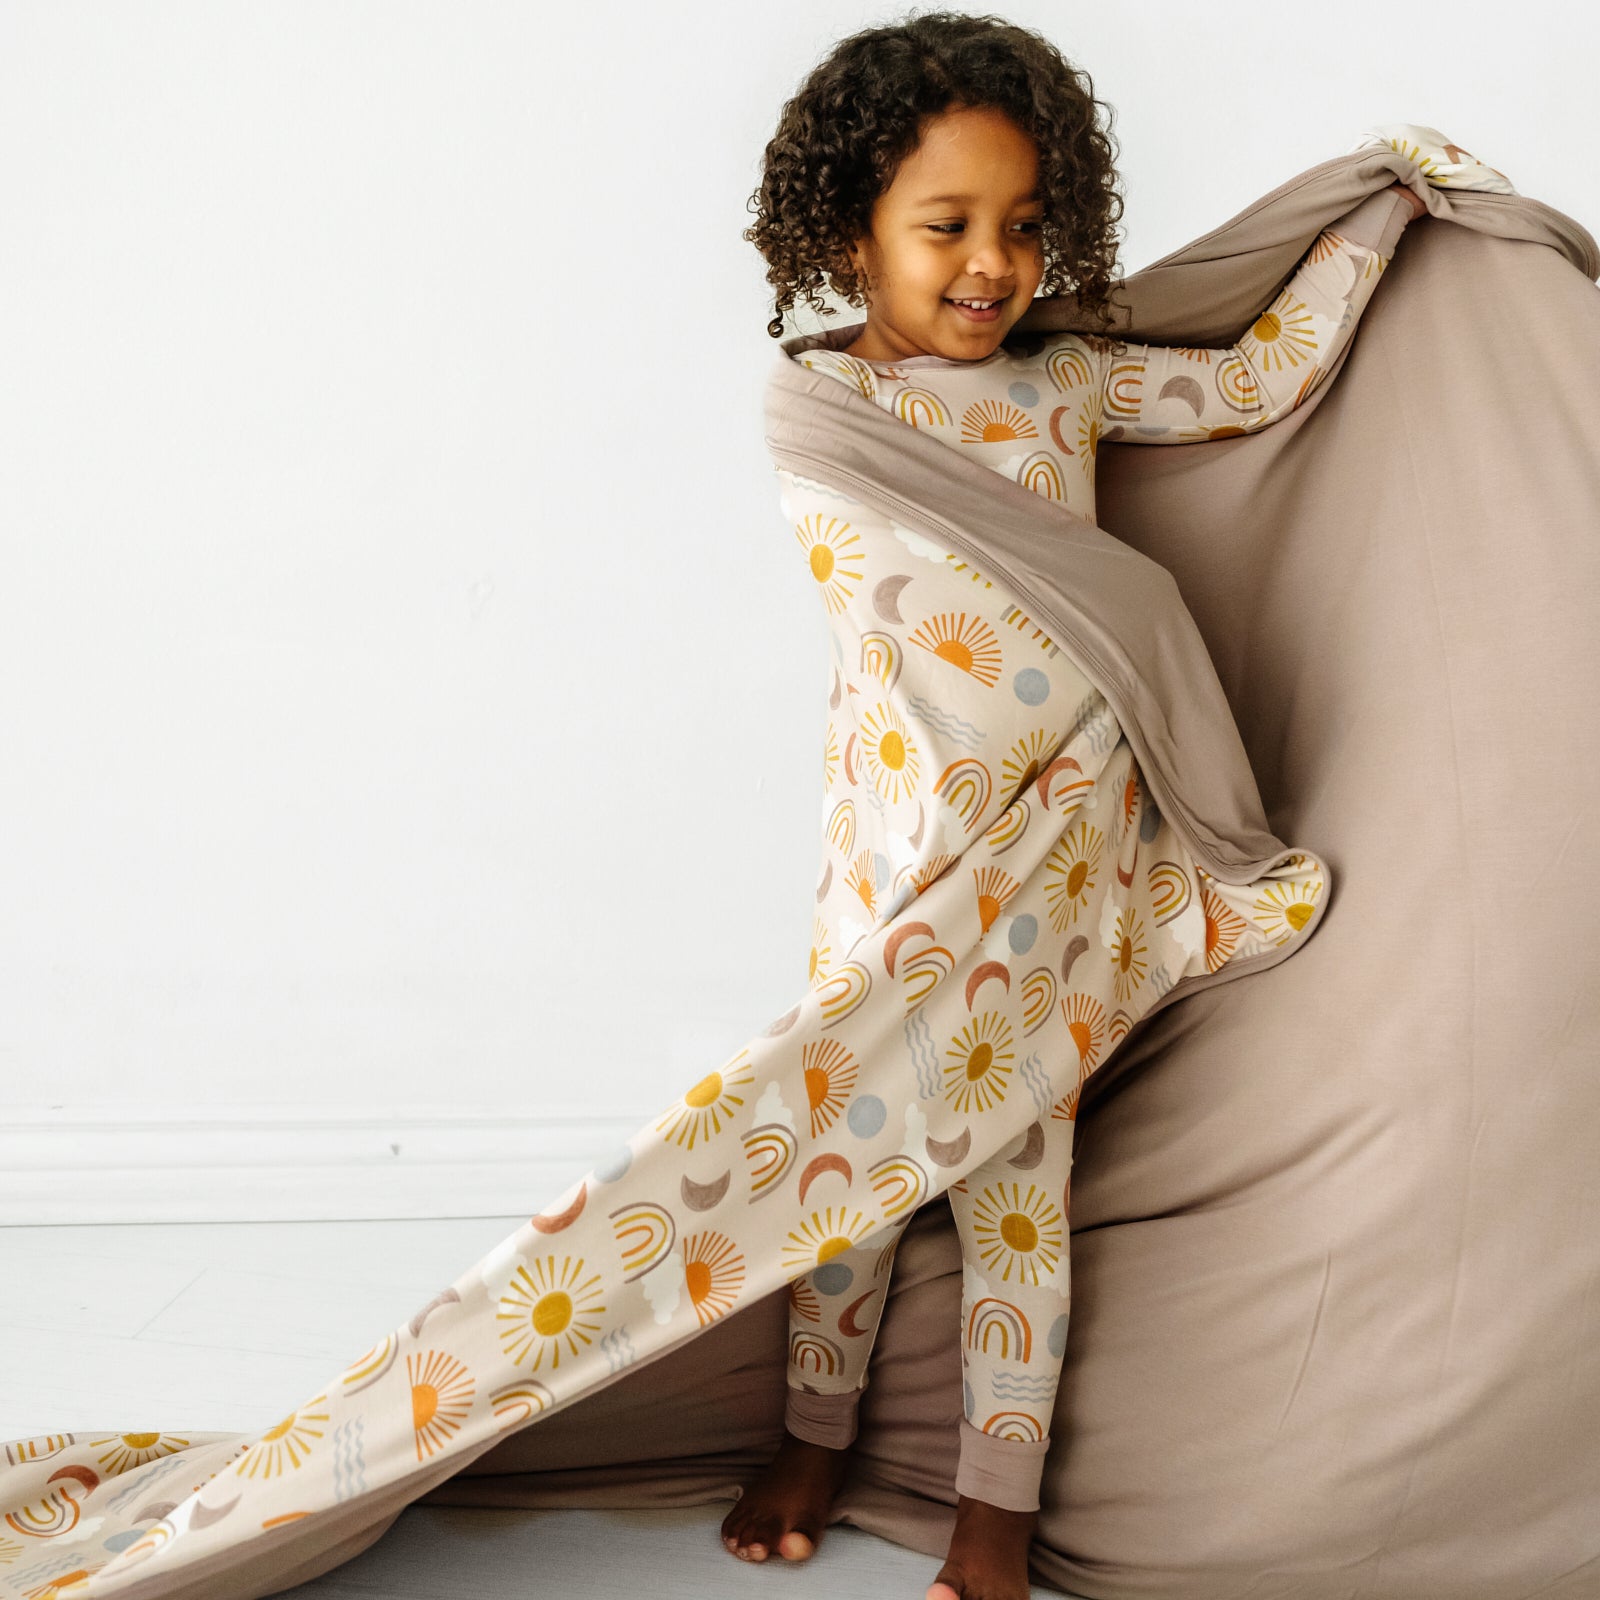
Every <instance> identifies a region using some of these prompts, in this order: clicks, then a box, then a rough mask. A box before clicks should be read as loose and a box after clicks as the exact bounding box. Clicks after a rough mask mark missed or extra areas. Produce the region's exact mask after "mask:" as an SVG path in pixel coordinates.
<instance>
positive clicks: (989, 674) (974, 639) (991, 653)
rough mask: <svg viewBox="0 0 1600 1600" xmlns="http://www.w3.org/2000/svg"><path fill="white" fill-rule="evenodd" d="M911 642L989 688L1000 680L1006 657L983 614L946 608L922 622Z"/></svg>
mask: <svg viewBox="0 0 1600 1600" xmlns="http://www.w3.org/2000/svg"><path fill="white" fill-rule="evenodd" d="M910 641H911V643H912V644H914V645H919V646H921V648H922V649H924V650H927V651H930V652H931V653H932V654H934V655H936V656H937V657H938V658H939V659H940V660H941V661H948V662H949V663H950V665H951V666H953V667H955V668H957V669H958V670H959V671H961V672H964V673H966V674H967V676H968V677H971V678H976V679H977V681H978V682H979V683H981V684H982V685H983V686H984V688H986V689H992V688H993V687H994V686H995V684H996V683H997V682H998V681H999V678H1000V668H1001V665H1002V664H1003V662H1004V659H1005V658H1004V657H1003V656H1002V654H1001V652H1000V644H999V641H998V640H997V639H996V638H995V633H994V629H993V628H991V627H990V626H989V624H988V623H986V622H985V621H984V620H983V619H982V618H981V617H969V616H968V615H967V614H966V612H964V611H946V612H944V613H942V614H941V615H939V616H936V617H930V618H929V619H928V620H927V621H925V622H923V623H921V624H919V625H918V626H917V628H916V629H915V630H914V631H913V632H912V633H911V635H910Z"/></svg>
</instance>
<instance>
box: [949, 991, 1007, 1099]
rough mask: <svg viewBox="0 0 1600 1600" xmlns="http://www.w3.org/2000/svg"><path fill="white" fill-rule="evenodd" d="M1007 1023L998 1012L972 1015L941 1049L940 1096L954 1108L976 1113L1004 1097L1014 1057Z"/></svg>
mask: <svg viewBox="0 0 1600 1600" xmlns="http://www.w3.org/2000/svg"><path fill="white" fill-rule="evenodd" d="M1011 1045H1012V1033H1011V1024H1010V1023H1009V1022H1007V1021H1006V1019H1005V1017H1004V1016H1003V1015H1002V1014H1001V1013H1000V1012H998V1011H985V1012H983V1013H981V1014H980V1015H978V1016H976V1017H974V1018H973V1019H972V1021H971V1022H970V1023H968V1024H967V1026H966V1027H964V1028H963V1029H962V1030H961V1032H960V1033H958V1034H957V1035H956V1036H955V1037H954V1038H953V1039H952V1040H951V1041H950V1043H949V1045H948V1046H947V1047H946V1049H945V1061H946V1065H945V1069H944V1097H945V1099H946V1100H948V1101H949V1102H950V1104H951V1105H952V1106H954V1107H955V1109H956V1110H957V1111H969V1110H976V1111H977V1112H978V1113H979V1114H980V1115H981V1114H982V1113H983V1112H985V1111H987V1110H988V1109H989V1107H990V1106H995V1105H999V1103H1000V1102H1001V1101H1002V1100H1004V1099H1005V1096H1006V1080H1007V1078H1009V1077H1010V1075H1011V1064H1012V1062H1013V1061H1014V1060H1015V1059H1016V1055H1015V1052H1014V1051H1013V1050H1012V1048H1011Z"/></svg>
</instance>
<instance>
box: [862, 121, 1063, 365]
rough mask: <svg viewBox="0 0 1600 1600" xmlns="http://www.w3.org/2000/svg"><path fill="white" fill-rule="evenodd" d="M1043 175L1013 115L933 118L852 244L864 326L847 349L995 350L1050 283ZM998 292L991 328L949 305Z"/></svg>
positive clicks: (970, 355)
mask: <svg viewBox="0 0 1600 1600" xmlns="http://www.w3.org/2000/svg"><path fill="white" fill-rule="evenodd" d="M1038 175H1039V152H1038V150H1037V149H1036V148H1035V146H1034V143H1033V140H1032V139H1031V138H1030V137H1029V136H1028V135H1027V134H1026V133H1024V132H1023V131H1022V129H1021V128H1019V127H1018V126H1017V125H1016V123H1014V122H1013V121H1012V120H1011V119H1010V118H1009V117H1008V116H1006V115H1005V113H1004V112H1001V111H996V110H994V109H993V108H990V107H985V108H983V109H973V108H971V107H963V108H956V107H951V108H950V109H948V110H946V111H943V112H941V113H940V114H939V115H938V116H937V117H933V118H930V119H929V122H928V124H927V127H926V128H925V129H924V130H923V135H922V141H921V143H920V144H919V145H918V146H917V148H916V149H915V150H914V151H913V152H912V153H911V154H910V155H909V156H907V157H906V159H905V160H904V161H903V162H901V164H900V169H899V171H897V172H896V173H895V176H894V181H893V183H891V184H890V185H889V187H888V189H886V190H885V191H884V193H883V194H881V195H879V197H878V199H877V202H876V203H875V204H874V206H873V208H872V215H871V218H870V231H869V233H868V235H867V236H866V237H865V238H863V239H860V240H857V241H856V244H855V245H854V246H853V247H852V249H851V252H850V254H851V258H852V260H853V261H854V262H855V263H856V266H857V268H858V270H860V271H862V272H863V273H864V275H865V278H866V297H867V324H866V327H865V328H864V329H863V330H862V332H861V334H860V335H859V337H858V338H857V339H856V340H855V342H854V343H852V344H850V345H848V346H846V349H847V350H848V351H849V352H850V353H851V354H852V355H858V356H862V357H864V358H865V359H866V360H868V361H895V360H898V359H900V358H902V357H906V356H917V355H937V356H945V357H947V358H950V359H953V360H957V361H976V360H979V359H981V358H982V357H984V356H986V355H990V354H992V353H993V351H994V350H995V349H996V348H997V347H998V346H999V344H1000V341H1001V340H1002V339H1003V338H1004V337H1005V335H1006V332H1007V331H1008V330H1009V328H1010V327H1011V325H1012V324H1013V323H1014V322H1015V321H1016V320H1017V319H1018V318H1019V317H1020V316H1021V315H1022V314H1023V312H1025V311H1026V310H1027V309H1028V306H1029V303H1030V302H1031V301H1032V299H1033V294H1034V291H1035V290H1036V289H1037V288H1038V287H1039V280H1040V279H1041V278H1042V277H1043V276H1044V247H1043V244H1042V242H1041V240H1040V226H1041V221H1042V218H1043V215H1044V208H1043V205H1042V204H1041V202H1040V201H1039V200H1038V199H1037V198H1033V196H1034V191H1035V187H1036V184H1037V181H1038ZM952 196H953V197H954V198H950V197H952ZM941 197H943V198H941ZM1001 296H1003V297H1004V298H1003V299H1001V301H1000V305H999V307H998V311H997V313H996V314H995V316H994V317H993V320H991V321H974V320H972V319H971V318H969V317H968V316H967V315H966V314H965V313H964V312H963V311H961V310H960V308H959V307H957V306H954V305H952V304H951V303H950V302H951V301H952V300H953V299H981V300H993V299H996V298H998V297H1001Z"/></svg>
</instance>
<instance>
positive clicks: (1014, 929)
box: [1006, 914, 1039, 956]
mask: <svg viewBox="0 0 1600 1600" xmlns="http://www.w3.org/2000/svg"><path fill="white" fill-rule="evenodd" d="M1006 937H1007V938H1008V939H1009V940H1010V941H1011V953H1012V954H1013V955H1018V956H1025V955H1027V953H1028V952H1029V951H1030V950H1031V949H1033V941H1034V940H1035V939H1037V938H1038V937H1039V919H1038V918H1037V917H1030V916H1028V915H1026V914H1024V915H1023V916H1020V917H1013V918H1012V919H1011V928H1010V931H1009V932H1008V933H1007V935H1006Z"/></svg>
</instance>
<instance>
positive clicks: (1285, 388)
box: [1101, 188, 1411, 444]
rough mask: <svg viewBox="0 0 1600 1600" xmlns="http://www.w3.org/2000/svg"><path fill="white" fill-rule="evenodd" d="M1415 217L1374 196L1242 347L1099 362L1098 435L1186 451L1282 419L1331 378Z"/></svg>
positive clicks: (1311, 258) (1137, 353) (1334, 231)
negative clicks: (1180, 447) (1179, 446)
mask: <svg viewBox="0 0 1600 1600" xmlns="http://www.w3.org/2000/svg"><path fill="white" fill-rule="evenodd" d="M1410 220H1411V216H1410V207H1409V205H1408V203H1407V201H1406V198H1405V196H1404V195H1402V194H1399V193H1397V192H1396V191H1395V190H1394V189H1392V188H1391V189H1380V190H1378V191H1376V192H1375V193H1373V194H1369V195H1368V196H1367V197H1366V198H1365V199H1364V200H1363V201H1362V202H1361V203H1360V204H1359V205H1358V206H1356V207H1355V208H1354V209H1353V210H1351V211H1349V212H1347V213H1346V214H1345V215H1344V216H1343V217H1340V218H1339V219H1338V220H1337V221H1336V222H1333V223H1331V224H1330V225H1329V226H1328V227H1326V228H1325V229H1323V231H1322V232H1321V233H1320V234H1318V236H1317V238H1316V240H1315V242H1314V243H1313V244H1312V246H1311V248H1310V249H1309V250H1308V251H1307V252H1306V254H1305V255H1304V256H1303V257H1302V258H1301V262H1300V265H1299V267H1298V268H1297V269H1296V270H1295V273H1294V275H1293V276H1292V277H1291V278H1290V279H1289V280H1288V282H1287V283H1285V284H1284V286H1283V288H1282V289H1281V290H1280V291H1279V292H1278V296H1277V298H1276V299H1275V300H1273V302H1272V304H1271V305H1270V306H1268V307H1267V308H1266V309H1265V310H1264V311H1263V312H1262V313H1261V315H1260V316H1258V317H1257V318H1256V320H1255V321H1254V322H1253V323H1252V324H1251V326H1250V329H1249V331H1248V332H1247V333H1246V334H1245V335H1244V336H1243V337H1242V338H1241V339H1240V340H1239V342H1238V343H1237V344H1233V345H1228V346H1226V347H1225V348H1222V349H1201V348H1193V347H1189V346H1182V345H1174V346H1171V347H1168V346H1165V345H1153V344H1135V343H1132V342H1129V343H1127V344H1126V346H1125V348H1124V350H1123V352H1122V353H1121V354H1120V355H1115V354H1110V353H1107V354H1105V355H1104V356H1103V357H1102V360H1103V363H1104V365H1103V369H1102V377H1101V385H1102V389H1101V402H1102V404H1101V426H1102V429H1103V432H1102V434H1101V437H1102V438H1103V439H1105V440H1110V441H1116V442H1118V443H1126V444H1188V443H1190V442H1192V441H1194V440H1197V439H1216V438H1231V437H1233V436H1234V435H1237V434H1240V433H1254V432H1255V431H1256V430H1257V429H1259V428H1265V427H1267V426H1269V425H1270V424H1271V423H1274V422H1277V421H1278V420H1279V419H1280V418H1283V417H1286V416H1287V415H1288V414H1289V413H1290V412H1291V411H1293V410H1294V409H1295V408H1296V407H1297V406H1298V405H1300V404H1301V403H1302V402H1303V401H1304V400H1305V399H1306V397H1307V396H1308V395H1309V394H1310V393H1311V392H1312V390H1314V389H1315V388H1316V387H1317V385H1318V384H1319V383H1321V382H1322V380H1323V379H1324V378H1325V377H1326V376H1327V374H1328V368H1329V367H1330V366H1331V365H1332V363H1333V361H1334V360H1335V359H1336V358H1337V356H1338V354H1339V352H1340V350H1342V349H1343V348H1344V345H1345V343H1346V341H1347V340H1348V339H1349V338H1350V336H1351V334H1352V333H1353V332H1354V331H1355V325H1356V321H1357V319H1358V318H1359V317H1360V315H1361V312H1362V310H1363V308H1364V307H1365V306H1366V304H1367V301H1368V300H1370V299H1371V298H1372V292H1373V290H1374V289H1375V288H1377V285H1378V279H1379V277H1380V276H1381V275H1382V273H1383V269H1384V268H1385V267H1386V266H1387V265H1388V263H1389V260H1390V258H1391V257H1392V256H1393V254H1394V247H1395V245H1396V243H1397V242H1398V240H1399V238H1400V234H1401V232H1402V230H1403V229H1404V228H1405V226H1406V224H1407V222H1409V221H1410Z"/></svg>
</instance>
